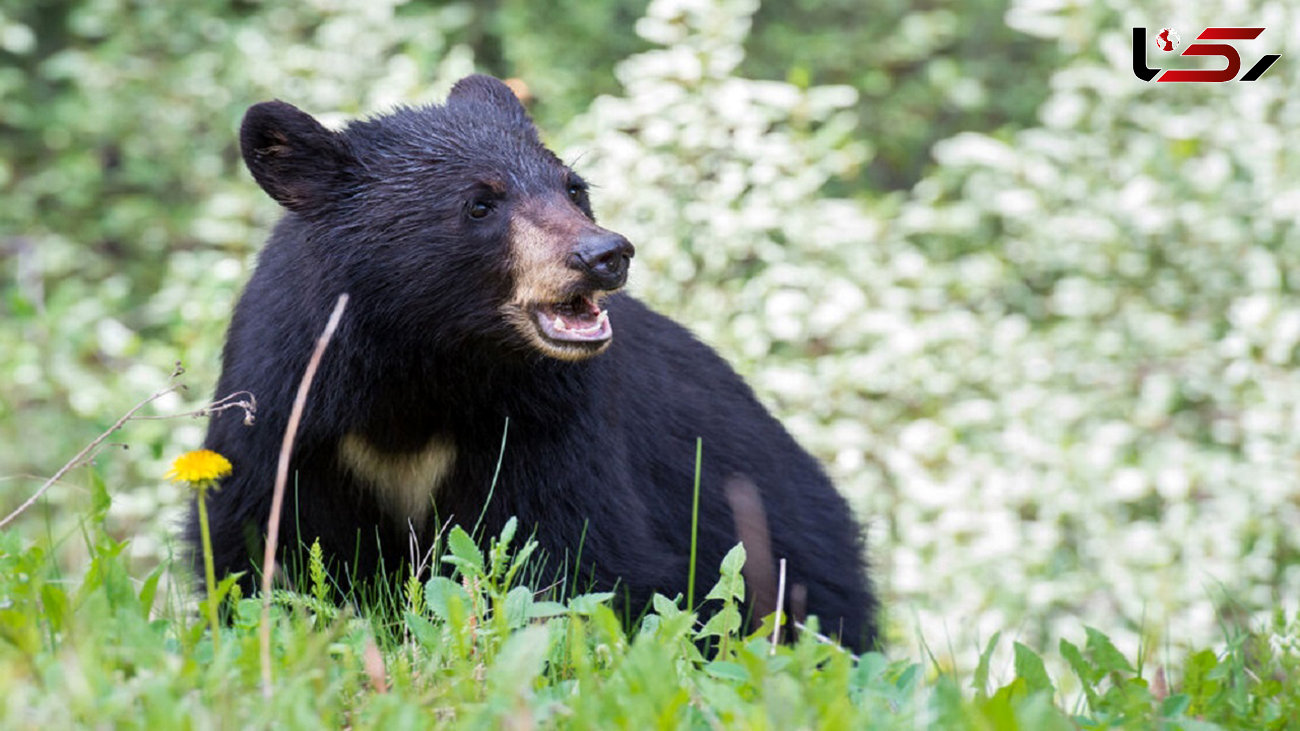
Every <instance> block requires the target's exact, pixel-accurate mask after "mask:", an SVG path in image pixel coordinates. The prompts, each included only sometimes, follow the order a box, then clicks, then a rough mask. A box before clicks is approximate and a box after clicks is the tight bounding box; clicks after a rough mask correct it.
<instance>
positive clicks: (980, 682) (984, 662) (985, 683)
mask: <svg viewBox="0 0 1300 731" xmlns="http://www.w3.org/2000/svg"><path fill="white" fill-rule="evenodd" d="M1000 639H1002V633H1001V632H994V633H993V636H992V637H990V638H989V641H988V644H986V645H984V652H981V653H980V661H979V664H978V665H976V666H975V678H974V680H973V681H971V687H972V688H974V689H975V697H976V698H979V699H981V700H982V699H984V698H987V697H988V693H989V662H990V661H991V659H992V657H993V650H994V649H995V648H996V647H997V645H998V640H1000Z"/></svg>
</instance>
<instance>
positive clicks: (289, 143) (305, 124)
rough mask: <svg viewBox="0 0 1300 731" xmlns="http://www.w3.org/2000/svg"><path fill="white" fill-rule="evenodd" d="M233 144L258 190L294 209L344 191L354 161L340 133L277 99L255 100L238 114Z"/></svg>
mask: <svg viewBox="0 0 1300 731" xmlns="http://www.w3.org/2000/svg"><path fill="white" fill-rule="evenodd" d="M239 147H240V150H241V151H242V152H243V154H244V164H246V165H248V170H249V172H251V173H252V174H253V178H254V179H255V180H257V183H258V185H260V186H262V190H265V191H266V193H267V195H269V196H271V197H272V198H274V199H275V200H276V201H277V202H279V204H280V205H282V206H284V207H285V208H288V209H289V210H291V211H295V212H297V213H308V212H310V211H313V210H317V209H319V208H320V207H321V206H323V205H325V204H327V203H329V202H331V201H334V200H337V199H339V198H341V197H343V196H344V195H346V194H347V192H348V188H349V183H348V181H349V180H350V179H351V178H352V172H353V170H354V168H355V165H356V162H355V158H354V157H353V156H352V153H351V152H350V151H349V149H348V146H347V143H346V142H345V141H344V140H343V138H342V136H341V135H339V134H338V133H336V132H331V131H330V130H328V129H326V128H325V127H324V126H322V125H321V123H320V122H317V121H316V119H315V118H314V117H312V116H311V115H310V114H307V113H306V112H304V111H302V110H301V109H299V108H297V107H295V106H293V105H292V104H286V103H285V102H282V101H278V100H277V101H273V102H262V103H261V104H255V105H253V106H252V107H250V108H249V110H248V111H247V112H246V113H245V114H244V122H243V124H242V125H240V128H239Z"/></svg>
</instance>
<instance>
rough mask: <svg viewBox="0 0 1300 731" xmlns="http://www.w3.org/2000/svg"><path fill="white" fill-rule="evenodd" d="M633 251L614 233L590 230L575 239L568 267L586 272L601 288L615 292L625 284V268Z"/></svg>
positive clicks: (631, 247) (627, 243) (632, 248)
mask: <svg viewBox="0 0 1300 731" xmlns="http://www.w3.org/2000/svg"><path fill="white" fill-rule="evenodd" d="M635 254H636V248H635V247H633V246H632V244H631V243H630V242H629V241H628V240H627V239H625V238H623V236H622V235H620V234H616V233H614V232H613V231H592V232H588V233H584V234H582V235H580V236H579V237H578V246H577V249H576V250H575V251H574V252H573V254H572V255H570V257H569V264H570V266H573V267H574V268H575V269H578V270H579V271H583V272H586V273H587V275H588V276H590V277H591V279H592V280H593V282H594V283H595V284H596V286H598V287H600V288H601V289H618V288H619V287H622V286H623V283H624V282H626V281H627V267H628V263H629V262H630V261H631V259H632V257H633V255H635Z"/></svg>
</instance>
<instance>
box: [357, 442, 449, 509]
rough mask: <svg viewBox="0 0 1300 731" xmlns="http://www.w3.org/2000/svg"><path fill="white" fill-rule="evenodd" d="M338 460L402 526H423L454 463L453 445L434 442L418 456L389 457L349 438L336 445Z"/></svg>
mask: <svg viewBox="0 0 1300 731" xmlns="http://www.w3.org/2000/svg"><path fill="white" fill-rule="evenodd" d="M339 460H340V461H341V462H342V463H343V466H344V467H345V468H346V469H347V470H348V471H349V472H351V473H352V475H353V476H354V477H356V478H357V480H359V481H360V482H362V483H363V484H365V485H366V486H367V487H369V488H370V489H371V490H374V492H375V497H377V498H378V499H379V503H380V505H382V506H383V508H384V510H386V511H387V512H388V513H389V514H390V515H392V516H393V517H394V518H396V519H398V520H400V521H401V522H403V523H405V522H406V520H407V519H408V518H409V519H411V520H412V521H414V522H415V523H417V524H418V523H422V522H424V520H425V519H426V518H428V516H429V511H430V510H431V509H432V508H433V498H434V495H436V494H437V493H438V488H439V487H441V486H442V483H443V482H444V481H446V479H447V476H448V475H450V474H451V470H452V467H453V466H454V465H455V463H456V445H455V444H453V443H451V442H450V441H447V440H445V439H440V438H437V437H435V438H433V439H431V440H430V441H429V443H428V444H426V445H425V446H424V448H423V449H421V450H419V451H417V452H406V453H396V454H394V453H391V452H383V451H380V450H378V449H376V448H375V447H374V445H372V444H371V443H370V442H368V441H366V439H365V438H364V437H361V436H359V435H357V434H348V435H346V436H344V437H343V439H342V441H340V442H339Z"/></svg>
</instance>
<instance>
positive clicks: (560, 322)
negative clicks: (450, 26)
mask: <svg viewBox="0 0 1300 731" xmlns="http://www.w3.org/2000/svg"><path fill="white" fill-rule="evenodd" d="M551 324H552V325H554V326H555V329H556V330H568V329H569V327H568V326H567V325H565V324H564V318H563V317H560V316H559V315H556V316H555V322H553V323H551Z"/></svg>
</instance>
